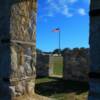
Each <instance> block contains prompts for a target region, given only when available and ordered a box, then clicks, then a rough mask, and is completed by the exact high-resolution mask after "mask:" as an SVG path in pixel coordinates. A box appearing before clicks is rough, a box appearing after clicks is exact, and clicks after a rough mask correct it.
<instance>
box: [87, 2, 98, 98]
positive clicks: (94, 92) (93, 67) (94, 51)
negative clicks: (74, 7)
mask: <svg viewBox="0 0 100 100" xmlns="http://www.w3.org/2000/svg"><path fill="white" fill-rule="evenodd" d="M89 44H90V61H91V63H90V74H89V77H90V80H89V86H90V88H89V98H88V100H100V0H91V6H90V38H89Z"/></svg>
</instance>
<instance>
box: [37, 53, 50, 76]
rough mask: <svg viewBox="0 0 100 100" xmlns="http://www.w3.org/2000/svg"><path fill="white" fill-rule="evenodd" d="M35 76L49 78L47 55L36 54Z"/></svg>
mask: <svg viewBox="0 0 100 100" xmlns="http://www.w3.org/2000/svg"><path fill="white" fill-rule="evenodd" d="M36 76H37V77H43V76H49V55H43V54H37V62H36Z"/></svg>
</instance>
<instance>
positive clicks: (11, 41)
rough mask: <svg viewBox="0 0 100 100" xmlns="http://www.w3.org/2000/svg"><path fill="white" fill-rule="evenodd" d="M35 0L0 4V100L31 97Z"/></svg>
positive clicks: (33, 71)
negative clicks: (24, 96) (23, 96)
mask: <svg viewBox="0 0 100 100" xmlns="http://www.w3.org/2000/svg"><path fill="white" fill-rule="evenodd" d="M35 32H36V0H1V1H0V100H13V97H16V96H22V95H26V94H28V95H29V94H34V85H35V76H36V75H35V74H36V73H35V64H36V52H35V43H36V42H35V41H36V37H35Z"/></svg>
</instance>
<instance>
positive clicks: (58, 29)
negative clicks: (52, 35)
mask: <svg viewBox="0 0 100 100" xmlns="http://www.w3.org/2000/svg"><path fill="white" fill-rule="evenodd" d="M52 32H60V28H55V29H53V30H52Z"/></svg>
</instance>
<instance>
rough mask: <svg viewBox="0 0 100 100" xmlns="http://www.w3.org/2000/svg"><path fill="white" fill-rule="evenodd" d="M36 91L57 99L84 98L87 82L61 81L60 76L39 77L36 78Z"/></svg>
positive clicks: (83, 99)
mask: <svg viewBox="0 0 100 100" xmlns="http://www.w3.org/2000/svg"><path fill="white" fill-rule="evenodd" d="M35 90H36V93H38V94H39V95H43V96H47V97H51V98H55V99H57V100H69V98H70V100H86V98H87V94H88V92H87V91H88V83H87V82H78V81H71V80H67V81H63V80H62V79H60V78H39V79H37V80H36V87H35Z"/></svg>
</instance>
